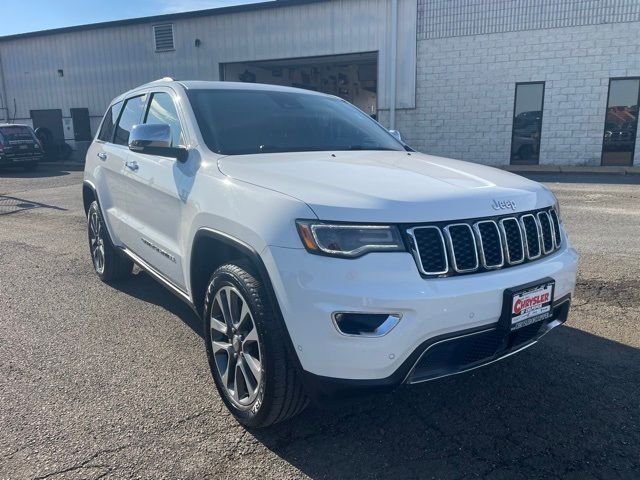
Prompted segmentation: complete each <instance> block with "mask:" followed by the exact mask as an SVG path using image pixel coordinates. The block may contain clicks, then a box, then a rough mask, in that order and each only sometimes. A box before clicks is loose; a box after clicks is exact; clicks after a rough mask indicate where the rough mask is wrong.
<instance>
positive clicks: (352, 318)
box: [332, 312, 402, 337]
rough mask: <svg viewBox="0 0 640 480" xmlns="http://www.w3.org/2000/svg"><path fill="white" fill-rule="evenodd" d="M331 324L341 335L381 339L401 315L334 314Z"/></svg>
mask: <svg viewBox="0 0 640 480" xmlns="http://www.w3.org/2000/svg"><path fill="white" fill-rule="evenodd" d="M332 318H333V324H334V325H335V327H336V329H337V330H338V331H339V332H340V333H341V334H343V335H350V336H357V337H382V336H383V335H386V334H387V333H389V332H390V331H391V330H392V329H393V327H395V326H396V325H397V324H398V322H399V321H400V319H401V318H402V315H401V314H399V313H355V312H336V313H334V314H333V315H332Z"/></svg>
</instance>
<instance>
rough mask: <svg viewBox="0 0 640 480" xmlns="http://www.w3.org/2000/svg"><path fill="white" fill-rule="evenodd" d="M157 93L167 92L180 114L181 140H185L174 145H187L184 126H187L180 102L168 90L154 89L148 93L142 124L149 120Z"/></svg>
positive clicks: (178, 114) (177, 112)
mask: <svg viewBox="0 0 640 480" xmlns="http://www.w3.org/2000/svg"><path fill="white" fill-rule="evenodd" d="M157 94H166V95H168V96H169V98H170V99H171V102H172V103H173V108H174V110H175V111H176V115H177V116H178V123H180V137H181V140H182V142H183V144H180V145H174V147H178V146H182V147H184V146H186V144H187V137H186V130H185V128H184V126H185V122H184V120H183V119H182V114H181V113H180V109H179V108H178V104H177V102H176V99H175V98H174V96H173V94H171V93H170V92H168V91H166V90H152V91H149V92H147V93H146V95H147V101H146V103H145V106H144V111H143V112H142V118H141V121H142V124H146V122H147V117H148V116H149V109H150V108H151V102H152V101H153V97H154V96H155V95H157Z"/></svg>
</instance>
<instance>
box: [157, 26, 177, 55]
mask: <svg viewBox="0 0 640 480" xmlns="http://www.w3.org/2000/svg"><path fill="white" fill-rule="evenodd" d="M153 39H154V41H155V44H156V52H170V51H171V50H174V49H175V46H174V44H173V24H172V23H165V24H162V25H154V26H153Z"/></svg>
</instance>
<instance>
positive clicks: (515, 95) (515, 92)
mask: <svg viewBox="0 0 640 480" xmlns="http://www.w3.org/2000/svg"><path fill="white" fill-rule="evenodd" d="M540 84H542V99H541V107H542V109H541V110H540V138H539V139H538V160H537V161H536V163H531V164H526V163H523V164H522V165H540V153H541V152H542V125H543V123H544V97H545V93H546V89H547V82H546V80H535V81H530V82H516V85H515V88H514V90H513V111H512V114H511V144H510V146H509V165H521V164H519V163H518V164H514V163H513V139H514V137H515V121H516V107H517V105H518V86H519V85H540Z"/></svg>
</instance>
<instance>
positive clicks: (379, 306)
mask: <svg viewBox="0 0 640 480" xmlns="http://www.w3.org/2000/svg"><path fill="white" fill-rule="evenodd" d="M567 245H568V244H567V241H566V238H565V239H563V247H562V248H561V249H560V250H559V251H558V252H556V253H555V254H553V255H550V256H548V257H546V258H544V259H541V260H538V261H535V262H531V263H527V264H524V265H520V266H515V267H511V268H508V269H504V270H497V271H493V272H485V273H477V274H472V275H463V276H457V277H448V278H435V279H424V278H422V277H421V276H420V274H419V273H418V269H417V268H416V264H415V261H414V259H413V257H412V256H411V255H410V254H409V253H404V252H398V253H373V254H369V255H365V256H363V257H361V258H358V259H355V260H345V259H337V258H330V257H321V256H317V255H312V254H309V253H308V252H307V251H306V250H303V249H291V248H279V247H268V248H267V249H265V250H264V251H263V252H262V258H263V261H264V263H265V266H266V267H267V270H268V272H269V276H270V279H271V282H272V283H273V286H274V291H275V293H276V297H277V300H278V303H279V306H280V310H281V312H282V316H283V318H284V321H285V323H286V326H287V330H288V332H289V335H290V337H291V340H292V343H293V347H294V348H295V350H296V353H297V355H298V359H299V361H300V364H301V367H302V369H303V371H304V372H305V375H306V376H313V378H316V377H319V378H330V379H334V380H335V381H336V382H338V383H341V382H342V383H345V382H346V383H351V382H352V381H357V383H361V384H362V385H364V384H367V383H370V384H371V385H372V386H373V387H378V386H388V385H397V384H399V383H402V382H404V381H405V380H406V381H409V382H412V381H418V380H417V379H418V378H419V375H421V374H420V372H419V371H418V369H416V371H415V372H414V373H413V374H412V376H411V377H410V376H409V370H410V369H411V368H412V367H413V366H414V365H415V364H416V362H417V360H418V357H419V356H420V355H422V354H423V352H424V351H425V349H426V347H427V346H429V345H431V344H433V342H435V341H438V340H439V339H447V338H451V337H458V336H460V335H461V334H466V333H470V332H471V333H475V332H479V331H486V330H488V329H492V328H496V327H497V325H498V321H499V319H500V315H501V312H502V301H503V293H504V290H505V289H507V288H510V287H514V286H518V285H523V284H526V283H529V282H532V281H535V280H538V279H542V278H546V277H551V278H553V279H554V280H555V282H556V286H555V293H554V304H556V303H557V302H559V301H560V300H561V299H566V298H568V296H570V295H571V294H572V293H573V290H574V288H575V279H576V270H577V260H578V255H577V253H576V252H575V250H574V249H573V248H571V247H568V246H567ZM334 312H367V313H390V312H393V313H400V314H402V320H401V321H400V322H399V323H398V325H397V326H396V327H395V328H394V329H393V330H391V331H390V332H388V333H387V334H386V335H384V336H381V337H374V338H370V337H354V336H345V335H342V334H340V333H339V332H338V330H337V329H336V328H335V327H334V325H333V323H332V320H331V315H332V313H334ZM564 318H565V319H566V316H565V317H564ZM563 321H564V320H563ZM551 328H553V327H551ZM493 353H494V355H493V356H495V355H497V354H499V353H500V352H498V351H496V352H493ZM489 361H491V360H489ZM449 363H450V362H449ZM456 368H461V369H467V368H468V365H462V364H461V365H459V366H458V367H456ZM446 374H449V373H446ZM362 382H364V383H362Z"/></svg>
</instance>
